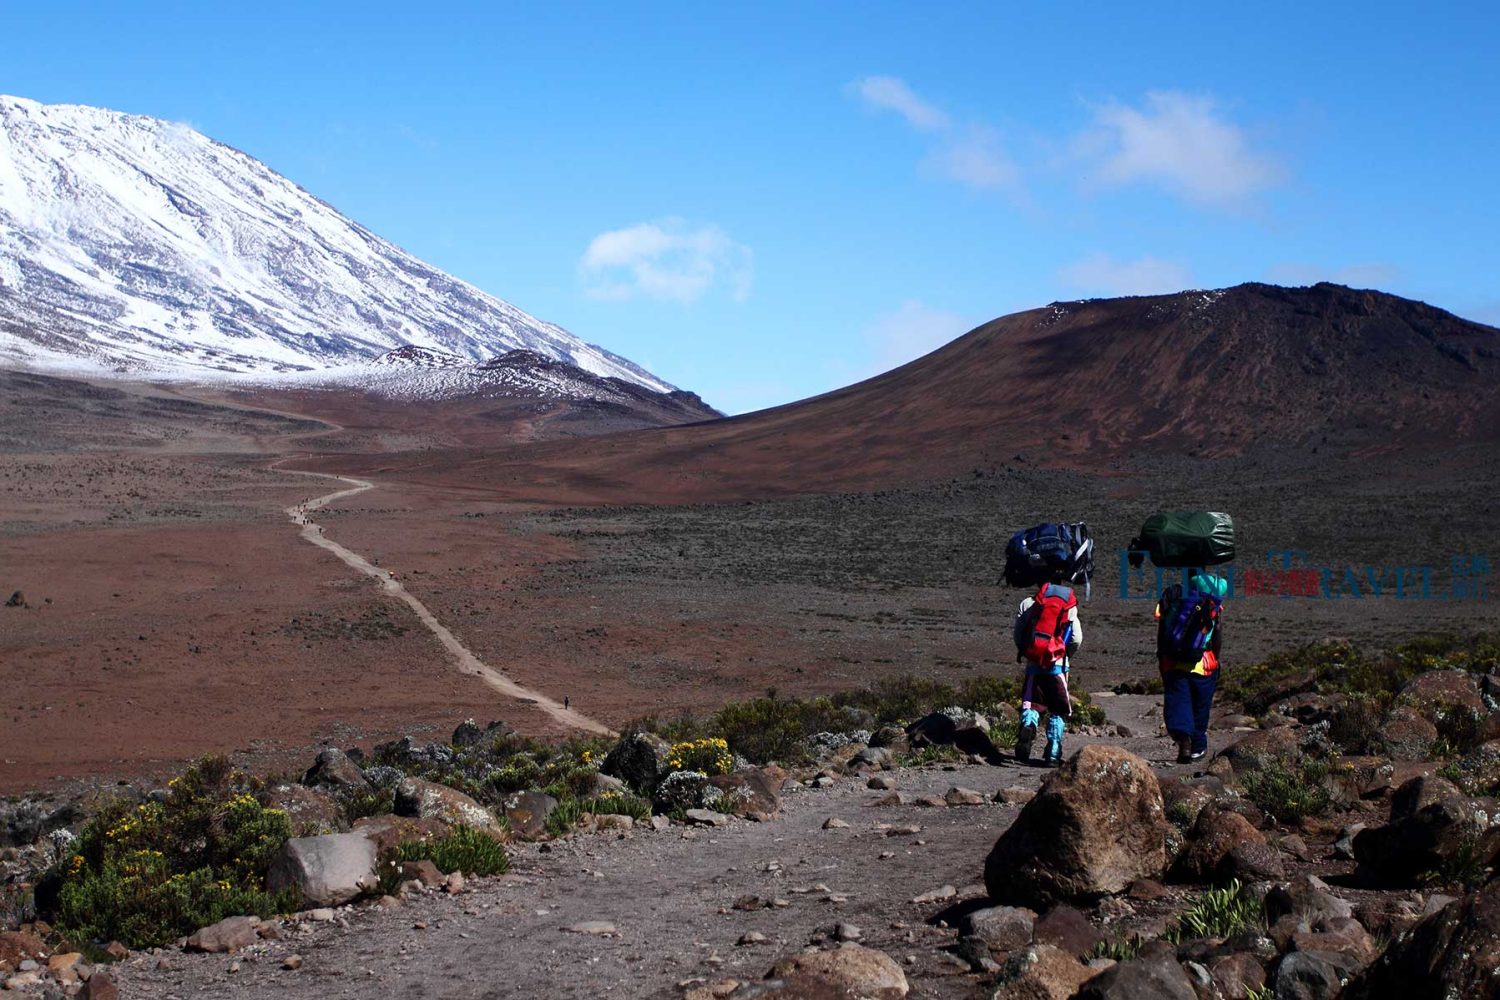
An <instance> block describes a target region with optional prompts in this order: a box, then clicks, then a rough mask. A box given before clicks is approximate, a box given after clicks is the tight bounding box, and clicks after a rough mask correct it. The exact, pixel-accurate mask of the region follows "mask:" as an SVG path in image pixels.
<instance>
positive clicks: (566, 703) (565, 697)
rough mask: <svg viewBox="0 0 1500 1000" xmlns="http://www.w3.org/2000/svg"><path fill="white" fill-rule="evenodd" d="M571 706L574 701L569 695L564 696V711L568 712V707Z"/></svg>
mask: <svg viewBox="0 0 1500 1000" xmlns="http://www.w3.org/2000/svg"><path fill="white" fill-rule="evenodd" d="M571 704H573V699H572V698H569V697H568V696H567V695H563V711H565V712H566V711H567V710H568V706H569V705H571Z"/></svg>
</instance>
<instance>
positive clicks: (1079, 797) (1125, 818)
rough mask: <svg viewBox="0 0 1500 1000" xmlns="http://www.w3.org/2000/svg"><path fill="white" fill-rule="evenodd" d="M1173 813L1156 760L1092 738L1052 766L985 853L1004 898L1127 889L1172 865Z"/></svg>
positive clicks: (1029, 901)
mask: <svg viewBox="0 0 1500 1000" xmlns="http://www.w3.org/2000/svg"><path fill="white" fill-rule="evenodd" d="M1166 838H1167V820H1166V816H1165V814H1164V812H1163V809H1162V798H1161V788H1160V787H1159V786H1158V785H1157V783H1156V776H1155V775H1154V774H1153V773H1152V771H1151V765H1150V764H1148V763H1147V762H1146V761H1145V760H1143V759H1142V758H1140V757H1138V756H1136V755H1135V754H1133V753H1131V752H1130V751H1128V750H1123V749H1121V748H1119V747H1111V746H1103V745H1097V744H1096V745H1091V746H1086V747H1084V748H1083V749H1082V750H1080V751H1078V753H1076V754H1074V755H1073V757H1072V758H1071V759H1069V760H1068V761H1067V763H1065V764H1064V765H1063V766H1062V767H1061V768H1060V769H1059V770H1057V771H1055V772H1053V773H1052V775H1051V776H1050V777H1049V778H1048V780H1047V782H1046V783H1045V784H1044V785H1043V786H1042V789H1041V791H1040V792H1039V793H1038V794H1037V796H1036V798H1034V799H1032V800H1031V801H1030V802H1028V803H1026V806H1025V807H1024V808H1023V809H1022V810H1021V813H1020V815H1018V816H1017V817H1016V820H1015V822H1014V823H1012V824H1011V826H1010V828H1009V829H1008V830H1006V831H1005V832H1004V833H1003V834H1001V836H1000V839H999V840H998V841H996V842H995V846H994V848H993V849H992V850H991V851H990V854H989V857H988V858H987V859H986V860H985V865H984V881H985V887H986V888H987V889H988V890H989V894H990V898H991V899H993V900H994V901H995V902H997V903H1008V904H1014V905H1021V906H1030V907H1032V908H1033V909H1046V908H1047V907H1049V906H1051V905H1052V904H1054V903H1057V902H1063V901H1073V900H1083V901H1087V900H1092V899H1095V898H1097V897H1099V896H1102V895H1107V894H1112V893H1118V892H1124V891H1125V889H1126V887H1127V886H1129V885H1130V883H1131V882H1133V881H1135V880H1136V879H1139V878H1153V879H1155V878H1160V877H1161V876H1162V874H1163V872H1164V871H1165V869H1166V866H1167V848H1166Z"/></svg>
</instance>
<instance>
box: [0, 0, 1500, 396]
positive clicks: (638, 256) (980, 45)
mask: <svg viewBox="0 0 1500 1000" xmlns="http://www.w3.org/2000/svg"><path fill="white" fill-rule="evenodd" d="M231 6H235V5H208V4H198V3H182V4H165V3H159V4H129V5H127V4H106V3H95V4H70V3H66V2H49V3H19V2H11V0H5V2H0V24H3V26H4V28H3V30H4V35H5V43H4V47H5V50H6V57H5V61H4V64H3V65H0V92H5V93H12V94H17V95H20V96H24V97H31V98H34V99H37V100H41V101H46V102H69V103H83V104H95V105H101V106H105V107H112V108H117V109H120V110H124V111H130V112H136V113H142V114H150V115H155V116H158V117H162V118H169V119H174V120H178V121H184V122H188V123H190V124H192V125H193V126H194V127H196V128H198V129H199V130H201V131H203V132H205V133H207V134H208V135H211V136H213V137H214V138H216V139H219V140H221V141H224V142H227V143H230V144H231V145H234V146H237V147H239V148H241V149H243V150H245V151H246V152H248V153H250V154H251V155H254V156H256V157H258V158H260V159H261V160H263V161H265V162H266V163H267V164H268V165H270V166H271V167H272V168H274V169H276V170H278V171H280V172H281V173H283V174H286V175H287V176H288V177H290V178H292V179H293V180H294V181H297V182H298V183H300V184H301V185H302V186H303V187H305V188H307V189H308V190H310V191H311V192H313V193H314V194H316V195H318V196H319V197H321V198H323V199H324V200H326V201H328V202H330V203H331V204H333V205H334V206H335V207H337V208H338V209H340V210H341V211H343V212H344V213H345V214H346V215H349V216H350V217H352V218H354V219H355V220H357V221H359V222H361V223H363V224H365V225H366V226H368V227H369V228H371V229H373V230H374V231H375V232H377V233H379V234H381V235H382V236H385V237H386V238H388V239H390V240H392V241H394V242H396V243H398V244H400V245H401V246H403V247H405V248H406V249H407V250H409V251H411V252H412V253H414V254H416V255H417V256H419V257H422V258H424V259H426V260H428V261H430V262H432V263H434V264H436V265H438V266H440V267H442V268H444V269H446V270H448V271H450V272H452V273H454V274H456V275H458V276H460V277H462V278H464V279H466V280H468V281H471V282H473V283H474V284H476V285H478V286H480V287H481V288H483V289H485V290H487V291H489V292H492V293H494V294H496V295H499V296H501V297H502V298H505V299H507V300H509V301H511V302H514V303H515V304H516V305H518V306H520V307H521V308H523V309H526V310H528V311H530V312H532V313H534V314H536V315H538V316H540V317H542V318H545V319H549V320H552V321H554V322H557V323H560V324H561V325H563V326H565V327H567V328H568V329H570V330H572V331H573V332H575V333H577V334H579V335H580V336H582V337H584V338H585V339H588V340H591V341H594V342H596V343H600V344H603V345H604V346H606V347H608V348H610V349H612V350H615V351H618V352H619V353H622V354H625V355H626V356H628V357H631V358H633V359H635V360H637V361H640V362H641V363H643V364H645V365H647V366H648V367H649V368H651V369H652V370H654V371H655V372H657V373H658V374H660V375H662V376H663V377H665V378H667V379H669V380H670V381H673V382H675V383H677V384H679V385H681V386H684V387H686V388H691V389H694V390H696V391H698V392H700V393H702V394H703V395H704V397H705V398H707V399H708V400H709V401H710V402H712V403H714V404H716V405H718V406H720V407H721V408H723V409H726V410H730V411H743V410H746V409H753V408H756V407H760V406H766V405H772V404H775V403H780V402H787V401H790V400H792V399H796V398H800V397H804V396H808V395H812V394H815V393H818V392H823V391H826V390H828V389H832V388H835V387H837V386H839V385H842V384H846V383H848V382H851V381H855V380H858V379H860V378H863V377H866V376H869V375H871V374H874V373H876V372H878V371H881V370H884V369H885V368H888V367H892V366H894V365H895V364H898V363H901V362H904V361H907V360H910V359H911V358H912V357H915V356H917V355H919V354H922V353H925V352H926V351H927V350H930V349H932V348H934V347H936V346H938V345H940V344H941V343H943V342H945V341H946V340H948V339H951V338H952V337H953V336H956V335H958V334H959V333H962V332H963V331H964V330H967V329H968V328H970V327H972V326H974V325H977V324H978V323H980V322H983V321H985V320H988V319H991V318H993V317H995V316H998V315H1001V314H1004V313H1007V312H1012V311H1015V310H1017V309H1021V308H1027V307H1031V306H1036V305H1042V304H1044V303H1047V302H1049V301H1052V300H1054V299H1066V298H1081V297H1086V296H1092V295H1115V294H1128V293H1140V292H1156V291H1164V290H1175V289H1177V288H1180V287H1218V286H1222V285H1229V284H1235V283H1238V282H1241V281H1249V280H1271V281H1278V282H1281V283H1288V284H1304V283H1309V282H1312V281H1316V280H1323V279H1328V280H1335V281H1342V282H1344V283H1347V284H1354V285H1357V286H1364V287H1377V288H1381V289H1384V290H1388V291H1392V292H1396V293H1398V294H1402V295H1408V296H1411V297H1414V298H1421V299H1425V300H1427V301H1430V302H1433V303H1435V304H1438V305H1441V306H1443V307H1445V308H1448V309H1451V310H1453V311H1455V312H1458V313H1460V314H1461V315H1466V316H1469V317H1472V318H1476V319H1481V320H1486V321H1488V322H1491V323H1497V324H1500V238H1497V234H1500V193H1497V184H1496V182H1495V177H1496V174H1497V166H1496V164H1497V163H1500V69H1497V62H1496V52H1497V49H1500V7H1497V6H1496V5H1494V4H1493V3H1471V4H1442V3H1437V4H1430V5H1423V6H1422V8H1421V9H1418V7H1417V6H1416V5H1408V4H1397V3H1380V2H1367V3H1359V4H1355V3H1329V4H1307V3H1298V4H1278V3H1261V4H1254V5H1240V7H1239V8H1238V9H1236V10H1232V11H1227V12H1223V13H1218V12H1210V11H1211V8H1212V7H1213V6H1216V5H1204V4H1201V3H1199V4H1169V3H1161V4H1154V5H1150V7H1151V9H1150V11H1149V12H1145V13H1142V12H1141V11H1139V10H1136V9H1134V8H1135V7H1137V6H1141V5H1125V4H1103V3H1100V4H1091V3H1072V4H1066V5H1048V4H1035V3H1025V4H1022V3H1014V4H1002V3H989V4H979V5H966V4H954V5H925V4H924V5H917V4H900V5H897V4H879V3H874V4H872V3H860V4H857V5H856V4H841V3H823V4H777V3H766V4H755V5H748V4H747V5H734V6H731V5H728V4H682V5H672V4H647V5H639V6H635V5H624V4H602V3H601V4H552V5H540V4H537V5H507V6H503V7H502V6H501V5H498V4H444V3H435V4H428V5H412V4H409V3H403V4H385V3H379V2H363V3H358V4H353V3H350V4H333V3H327V4H276V3H263V4H258V5H255V6H254V8H253V11H252V10H251V8H248V7H242V10H243V11H244V12H242V13H236V12H230V11H228V10H227V8H229V7H231ZM220 8H224V9H220Z"/></svg>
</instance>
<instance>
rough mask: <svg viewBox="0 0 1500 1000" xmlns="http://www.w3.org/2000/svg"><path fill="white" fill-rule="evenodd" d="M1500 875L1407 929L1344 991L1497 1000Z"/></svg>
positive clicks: (1359, 999)
mask: <svg viewBox="0 0 1500 1000" xmlns="http://www.w3.org/2000/svg"><path fill="white" fill-rule="evenodd" d="M1497 969H1500V881H1494V882H1491V883H1490V884H1489V885H1487V886H1485V887H1484V888H1482V889H1480V890H1479V891H1478V892H1475V893H1471V894H1470V895H1468V896H1466V897H1464V898H1463V899H1462V900H1460V901H1456V902H1453V903H1451V904H1449V905H1448V906H1445V907H1444V908H1443V909H1441V910H1439V911H1438V912H1437V913H1434V914H1432V915H1431V916H1429V917H1427V918H1426V919H1424V920H1423V921H1422V922H1421V923H1419V924H1417V925H1416V926H1415V927H1414V928H1412V929H1411V930H1410V931H1408V932H1407V933H1405V934H1402V935H1401V936H1400V937H1398V938H1397V939H1396V940H1395V941H1393V942H1392V943H1391V944H1390V946H1389V947H1387V948H1386V950H1385V953H1384V954H1382V955H1381V956H1380V957H1379V958H1378V959H1377V960H1376V961H1375V963H1374V964H1373V965H1371V966H1370V967H1369V968H1368V969H1366V970H1365V971H1364V972H1363V973H1361V974H1360V975H1358V976H1357V977H1356V978H1355V979H1354V981H1353V982H1351V983H1350V984H1349V986H1348V988H1347V989H1346V990H1345V991H1344V992H1343V993H1342V994H1341V997H1345V998H1348V1000H1379V998H1384V997H1401V998H1403V1000H1444V998H1448V997H1463V998H1464V1000H1495V998H1497V997H1500V977H1497V976H1496V970H1497Z"/></svg>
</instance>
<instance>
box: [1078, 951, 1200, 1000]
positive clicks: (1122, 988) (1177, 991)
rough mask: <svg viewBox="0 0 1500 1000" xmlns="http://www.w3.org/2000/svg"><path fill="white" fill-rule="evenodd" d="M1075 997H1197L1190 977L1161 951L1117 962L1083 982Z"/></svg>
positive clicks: (1136, 999)
mask: <svg viewBox="0 0 1500 1000" xmlns="http://www.w3.org/2000/svg"><path fill="white" fill-rule="evenodd" d="M1074 997H1075V1000H1198V994H1197V992H1196V991H1194V989H1193V981H1192V979H1190V978H1189V977H1188V974H1187V973H1186V972H1184V971H1183V968H1182V966H1180V965H1178V964H1177V961H1176V959H1174V958H1172V957H1171V956H1170V955H1164V954H1149V953H1147V954H1143V955H1141V957H1140V958H1136V959H1132V960H1130V961H1128V962H1120V963H1119V964H1117V965H1113V966H1111V967H1109V968H1108V969H1105V970H1104V971H1103V972H1101V973H1099V975H1097V976H1095V977H1094V978H1093V979H1090V980H1089V981H1088V982H1086V983H1084V984H1083V986H1082V988H1081V989H1079V991H1078V992H1077V993H1076V994H1074Z"/></svg>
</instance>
